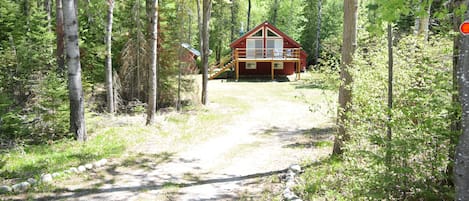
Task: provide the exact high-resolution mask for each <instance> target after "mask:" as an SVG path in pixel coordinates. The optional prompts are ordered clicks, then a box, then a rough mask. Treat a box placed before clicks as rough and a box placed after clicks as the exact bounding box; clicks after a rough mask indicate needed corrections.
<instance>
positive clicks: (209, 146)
mask: <svg viewBox="0 0 469 201" xmlns="http://www.w3.org/2000/svg"><path fill="white" fill-rule="evenodd" d="M303 96H304V97H307V98H308V100H310V102H311V101H312V102H314V103H316V104H317V105H316V106H319V107H316V108H318V109H317V110H314V112H311V111H310V105H309V104H307V103H306V102H305V101H304V100H302V98H300V97H303ZM209 100H211V101H210V103H209V105H208V106H207V108H206V109H207V110H209V111H215V112H219V113H220V115H231V116H230V118H228V119H229V120H228V121H227V122H224V123H223V124H222V125H219V127H217V131H216V133H215V134H214V135H212V136H211V137H209V138H206V139H203V140H199V141H198V142H197V143H194V144H185V145H184V147H183V148H178V149H176V148H175V149H172V148H171V147H172V146H173V145H172V144H169V145H168V144H166V145H164V146H163V144H162V143H161V142H162V141H161V140H158V139H155V140H149V141H146V142H142V143H140V144H138V146H136V147H134V148H132V149H131V151H129V155H128V156H127V157H124V158H121V159H111V165H109V166H107V167H105V168H102V169H100V170H97V171H95V172H91V173H88V175H84V176H80V177H79V178H78V179H77V178H75V179H70V180H66V181H62V182H58V183H56V184H54V185H57V186H58V188H59V189H60V190H58V192H57V193H54V194H47V195H43V196H40V197H36V198H37V199H44V200H194V201H195V200H280V199H281V197H280V193H281V191H282V189H281V188H282V183H281V181H280V179H279V178H278V173H280V172H282V171H284V170H285V169H286V168H288V167H289V166H290V165H291V164H295V163H296V164H297V163H301V162H302V161H305V160H306V161H311V160H315V159H317V158H318V157H320V156H324V155H327V154H328V153H329V152H330V149H329V148H327V147H326V148H321V147H317V146H315V145H316V142H318V141H325V140H326V141H327V140H328V138H329V137H330V136H329V132H330V131H331V129H332V128H331V127H330V126H331V124H330V119H329V118H327V117H326V115H325V114H326V113H327V111H326V110H327V107H326V103H325V102H326V100H325V99H324V94H323V93H321V91H320V90H316V89H307V88H304V89H300V88H298V86H295V83H292V82H221V81H220V80H215V81H210V82H209ZM238 106H239V107H244V109H239V108H238V109H237V108H235V107H238ZM227 111H239V113H238V112H227ZM193 123H194V124H197V123H200V122H198V121H197V120H195V121H194V122H193ZM194 132H200V133H194V134H193V137H195V138H197V136H204V130H200V131H194ZM207 132H208V131H207ZM158 143H160V144H161V146H158ZM162 147H163V148H162ZM174 147H180V145H178V144H177V143H175V144H174Z"/></svg>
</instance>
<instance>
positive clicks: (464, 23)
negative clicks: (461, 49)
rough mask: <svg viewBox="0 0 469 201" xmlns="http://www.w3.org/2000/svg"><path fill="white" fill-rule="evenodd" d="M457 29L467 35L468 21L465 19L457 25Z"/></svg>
mask: <svg viewBox="0 0 469 201" xmlns="http://www.w3.org/2000/svg"><path fill="white" fill-rule="evenodd" d="M459 31H461V33H462V34H464V35H468V34H469V21H465V22H463V23H462V24H461V26H459Z"/></svg>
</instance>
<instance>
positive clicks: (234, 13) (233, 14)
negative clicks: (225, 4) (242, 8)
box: [230, 0, 238, 42]
mask: <svg viewBox="0 0 469 201" xmlns="http://www.w3.org/2000/svg"><path fill="white" fill-rule="evenodd" d="M237 13H238V5H237V3H236V0H232V1H231V35H230V39H231V40H230V41H231V42H233V41H234V40H235V39H236V38H235V34H236V31H235V30H236V25H237V22H236V21H237Z"/></svg>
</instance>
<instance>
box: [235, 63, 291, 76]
mask: <svg viewBox="0 0 469 201" xmlns="http://www.w3.org/2000/svg"><path fill="white" fill-rule="evenodd" d="M295 64H296V63H295V62H284V63H283V69H282V70H280V69H279V70H277V69H275V70H274V74H275V75H292V74H294V73H295ZM271 68H272V64H271V63H270V62H257V66H256V69H246V63H245V62H240V63H239V74H240V75H271V74H272V71H271V70H272V69H271Z"/></svg>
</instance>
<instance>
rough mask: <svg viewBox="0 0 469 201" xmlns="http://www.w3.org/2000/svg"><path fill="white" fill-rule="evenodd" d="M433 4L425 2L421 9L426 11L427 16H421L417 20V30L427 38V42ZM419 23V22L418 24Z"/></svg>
mask: <svg viewBox="0 0 469 201" xmlns="http://www.w3.org/2000/svg"><path fill="white" fill-rule="evenodd" d="M432 3H433V0H425V2H422V4H421V5H420V6H421V7H420V9H425V15H424V16H420V17H419V18H418V19H417V20H416V29H417V34H418V35H422V34H423V36H424V38H425V41H427V40H428V26H429V25H430V14H431V13H430V11H431V8H432ZM417 21H418V22H417Z"/></svg>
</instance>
